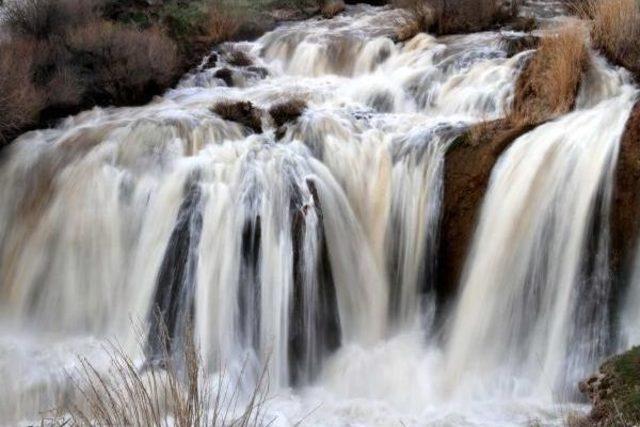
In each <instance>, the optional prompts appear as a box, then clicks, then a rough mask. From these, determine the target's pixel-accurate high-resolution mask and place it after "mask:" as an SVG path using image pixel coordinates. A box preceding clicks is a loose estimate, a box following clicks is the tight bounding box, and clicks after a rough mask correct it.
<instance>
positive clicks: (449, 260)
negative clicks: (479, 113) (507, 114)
mask: <svg viewBox="0 0 640 427" xmlns="http://www.w3.org/2000/svg"><path fill="white" fill-rule="evenodd" d="M480 126H482V129H480V130H481V131H480V132H478V130H477V129H475V130H470V131H467V132H466V133H464V134H463V135H461V136H459V137H458V138H457V139H456V140H455V141H454V142H453V144H452V146H451V148H450V149H449V151H448V152H447V154H446V156H445V167H444V195H443V203H442V225H441V239H440V248H439V254H438V286H437V289H436V292H437V295H438V299H439V300H440V302H441V304H439V307H441V308H442V309H443V310H444V308H445V306H446V304H447V302H449V301H450V299H451V297H452V296H453V295H454V294H455V292H456V291H457V289H458V286H459V281H460V276H461V273H462V269H463V267H464V261H465V259H466V258H467V253H468V250H469V247H470V245H471V243H472V239H473V232H474V230H475V225H476V223H477V220H478V218H479V215H480V209H481V206H482V201H483V199H484V195H485V192H486V190H487V187H488V184H489V178H490V177H491V171H492V170H493V167H494V165H495V163H496V162H497V160H498V158H499V157H500V155H501V154H502V153H503V152H504V151H505V150H506V149H507V148H508V147H509V146H510V145H511V143H512V142H513V141H514V140H516V139H517V138H518V137H519V136H521V135H523V134H524V133H526V132H527V131H529V130H530V129H532V127H533V126H525V127H522V126H512V125H510V124H509V123H508V122H507V121H506V120H498V121H495V122H489V123H486V124H483V125H480Z"/></svg>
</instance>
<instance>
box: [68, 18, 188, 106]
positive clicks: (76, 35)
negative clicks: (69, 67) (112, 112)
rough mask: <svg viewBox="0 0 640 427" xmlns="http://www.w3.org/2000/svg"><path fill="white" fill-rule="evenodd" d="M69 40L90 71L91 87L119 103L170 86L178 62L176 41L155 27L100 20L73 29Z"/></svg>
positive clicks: (72, 49) (82, 63) (87, 76)
mask: <svg viewBox="0 0 640 427" xmlns="http://www.w3.org/2000/svg"><path fill="white" fill-rule="evenodd" d="M67 42H68V44H69V46H70V49H71V51H72V52H73V53H74V55H76V57H77V60H78V62H79V63H80V64H81V65H82V67H83V68H84V69H85V70H87V71H88V72H89V73H88V74H86V78H87V80H88V81H89V90H90V91H91V92H92V93H95V94H98V95H102V96H104V97H105V98H106V101H108V102H114V103H116V104H126V103H135V102H138V101H139V100H140V99H144V98H145V97H146V95H147V94H152V93H155V92H157V91H158V90H159V89H161V88H163V87H166V86H167V85H168V84H169V83H170V82H171V80H172V79H173V78H174V74H175V70H176V68H177V66H178V53H177V48H176V46H175V44H174V43H173V42H172V41H171V40H170V39H169V38H167V37H166V36H164V35H163V34H162V33H161V32H160V31H158V30H156V29H153V28H152V29H149V30H144V31H138V30H135V29H132V28H127V27H122V26H119V25H116V24H111V23H108V22H104V21H99V22H95V23H94V24H93V25H88V26H85V27H82V28H79V29H77V30H75V31H73V32H71V33H70V34H69V36H68V41H67Z"/></svg>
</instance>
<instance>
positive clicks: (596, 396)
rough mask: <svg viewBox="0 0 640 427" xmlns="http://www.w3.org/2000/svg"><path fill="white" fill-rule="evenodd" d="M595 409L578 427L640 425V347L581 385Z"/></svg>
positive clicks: (573, 422)
mask: <svg viewBox="0 0 640 427" xmlns="http://www.w3.org/2000/svg"><path fill="white" fill-rule="evenodd" d="M579 388H580V391H581V392H582V393H583V394H585V395H586V396H587V397H588V398H589V400H590V401H591V403H592V405H593V409H592V410H591V412H590V413H589V415H588V416H587V417H584V418H580V419H577V420H571V422H570V425H572V426H575V427H592V426H593V427H600V426H602V427H604V426H635V425H638V423H639V422H640V347H635V348H632V349H631V350H629V351H627V352H626V353H623V354H621V355H619V356H614V357H612V358H611V359H609V360H607V361H606V362H605V363H604V364H603V365H602V366H601V367H600V369H599V371H598V373H596V374H595V375H593V376H591V377H590V378H588V379H586V380H585V381H583V382H581V383H580V384H579Z"/></svg>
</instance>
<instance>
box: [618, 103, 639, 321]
mask: <svg viewBox="0 0 640 427" xmlns="http://www.w3.org/2000/svg"><path fill="white" fill-rule="evenodd" d="M639 189H640V102H639V103H637V104H636V105H635V107H634V108H633V110H632V112H631V115H630V116H629V120H628V121H627V126H626V129H625V132H624V135H623V137H622V140H621V141H620V151H619V154H618V163H617V167H616V174H615V181H614V189H613V199H612V201H611V206H612V208H611V269H612V273H613V290H614V292H617V294H618V298H621V297H622V294H623V292H622V291H623V290H624V289H626V288H627V285H628V283H629V281H630V275H631V267H632V264H633V261H634V256H635V248H636V242H637V240H638V235H639V231H640V191H639ZM613 310H614V312H615V310H616V308H615V307H613Z"/></svg>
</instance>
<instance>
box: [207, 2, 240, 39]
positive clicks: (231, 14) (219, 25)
mask: <svg viewBox="0 0 640 427" xmlns="http://www.w3.org/2000/svg"><path fill="white" fill-rule="evenodd" d="M241 25H242V19H241V17H240V14H239V13H238V12H237V11H234V10H232V9H230V8H228V7H223V5H222V4H221V2H216V3H213V4H212V6H211V7H210V8H209V9H208V12H207V20H206V23H205V28H206V34H207V36H208V38H209V40H210V42H211V43H212V44H218V43H222V42H224V41H228V40H232V39H233V38H234V36H235V35H236V33H237V32H238V30H240V27H241Z"/></svg>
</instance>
